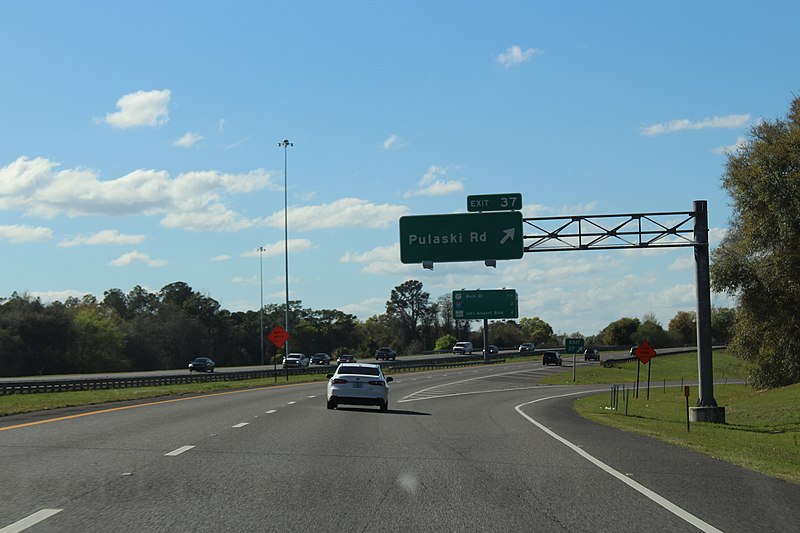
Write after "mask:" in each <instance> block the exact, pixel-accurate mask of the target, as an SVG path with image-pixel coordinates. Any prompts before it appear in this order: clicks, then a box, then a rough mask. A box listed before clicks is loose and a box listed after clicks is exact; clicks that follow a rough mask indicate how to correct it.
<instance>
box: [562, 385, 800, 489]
mask: <svg viewBox="0 0 800 533" xmlns="http://www.w3.org/2000/svg"><path fill="white" fill-rule="evenodd" d="M692 390H693V392H694V394H692V395H691V396H690V398H689V405H690V406H691V405H693V404H694V402H695V401H696V400H697V389H696V387H693V388H692ZM714 398H715V399H716V400H717V403H718V404H719V405H721V406H724V407H725V419H726V423H725V424H711V423H692V424H691V425H690V430H689V431H687V426H686V398H685V397H684V395H683V390H682V389H680V388H678V387H668V388H667V389H666V392H664V391H663V390H662V389H656V390H651V391H650V399H649V400H647V399H645V396H644V395H643V394H642V391H641V390H640V391H639V399H638V400H637V399H634V395H633V392H632V391H631V393H630V395H629V396H628V406H627V407H628V414H627V416H626V415H625V407H626V406H625V401H624V400H623V399H622V395H620V400H619V408H618V410H616V411H611V410H609V409H608V407H609V404H610V402H611V393H610V388H609V393H607V394H599V395H595V396H591V397H587V398H582V399H580V400H578V401H576V402H575V409H576V411H577V412H578V413H579V414H580V415H581V416H583V417H585V418H588V419H589V420H593V421H595V422H599V423H601V424H606V425H609V426H613V427H616V428H619V429H622V430H625V431H632V432H636V433H641V434H644V435H648V436H650V437H654V438H657V439H659V440H662V441H665V442H669V443H671V444H675V445H678V446H683V447H685V448H689V449H691V450H695V451H697V452H700V453H704V454H706V455H711V456H713V457H716V458H718V459H722V460H724V461H727V462H730V463H733V464H737V465H739V466H743V467H745V468H748V469H750V470H754V471H756V472H761V473H763V474H766V475H769V476H773V477H778V478H781V479H785V480H787V481H790V482H793V483H800V410H798V409H797V406H798V405H800V384H797V385H792V386H789V387H783V388H780V389H775V390H771V391H757V390H753V389H751V388H749V387H747V386H746V385H726V386H720V385H717V386H715V388H714Z"/></svg>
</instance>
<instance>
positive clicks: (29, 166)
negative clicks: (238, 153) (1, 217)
mask: <svg viewBox="0 0 800 533" xmlns="http://www.w3.org/2000/svg"><path fill="white" fill-rule="evenodd" d="M57 166H58V164H57V163H55V162H52V161H49V160H47V159H44V158H36V159H32V160H31V159H28V158H26V157H20V158H18V159H17V160H16V161H14V162H13V163H11V164H10V165H8V166H6V167H0V210H3V209H16V210H22V211H24V212H25V213H26V214H27V215H37V216H40V217H44V218H52V217H55V216H57V215H59V214H65V215H67V216H70V217H77V216H87V215H103V216H122V215H146V216H162V217H163V218H162V221H161V224H162V225H163V226H166V227H170V228H182V229H185V230H190V231H216V232H228V231H237V230H240V229H242V228H248V227H252V226H253V225H254V224H255V222H254V221H251V220H248V219H246V218H244V217H243V216H242V215H241V214H239V213H236V212H234V211H232V210H231V209H229V208H228V207H227V205H228V203H229V202H228V198H227V197H228V196H230V195H233V194H243V193H249V192H254V191H257V190H260V189H267V190H273V191H276V190H280V189H279V187H278V186H276V185H275V184H274V183H273V174H272V173H271V172H269V171H267V170H264V169H256V170H253V171H250V172H248V173H245V174H225V173H220V172H218V171H215V170H208V171H202V172H186V173H182V174H179V175H178V176H177V177H175V178H170V176H169V173H168V172H166V171H159V170H144V169H140V170H134V171H133V172H131V173H129V174H127V175H125V176H122V177H120V178H116V179H111V180H101V179H100V177H99V176H98V174H97V173H96V172H95V171H93V170H88V169H82V168H73V169H65V170H61V171H56V170H55V167H57Z"/></svg>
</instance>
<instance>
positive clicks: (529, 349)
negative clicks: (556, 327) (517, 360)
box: [519, 342, 536, 353]
mask: <svg viewBox="0 0 800 533" xmlns="http://www.w3.org/2000/svg"><path fill="white" fill-rule="evenodd" d="M535 349H536V346H534V344H533V343H532V342H523V343H522V344H520V345H519V353H533V351H534V350H535Z"/></svg>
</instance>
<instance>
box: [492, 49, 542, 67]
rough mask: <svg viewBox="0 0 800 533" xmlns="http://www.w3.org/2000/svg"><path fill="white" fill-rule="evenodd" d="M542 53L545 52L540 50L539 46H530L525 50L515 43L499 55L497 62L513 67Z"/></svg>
mask: <svg viewBox="0 0 800 533" xmlns="http://www.w3.org/2000/svg"><path fill="white" fill-rule="evenodd" d="M542 54H544V50H539V49H538V48H528V49H527V50H525V51H523V50H522V48H520V47H519V46H517V45H513V46H510V47H508V49H507V50H506V51H505V52H503V53H502V54H499V55H498V56H497V62H498V63H499V64H500V65H502V66H504V67H505V68H511V67H516V66H517V65H520V64H522V63H525V62H526V61H530V60H531V59H533V58H534V57H535V56H540V55H542Z"/></svg>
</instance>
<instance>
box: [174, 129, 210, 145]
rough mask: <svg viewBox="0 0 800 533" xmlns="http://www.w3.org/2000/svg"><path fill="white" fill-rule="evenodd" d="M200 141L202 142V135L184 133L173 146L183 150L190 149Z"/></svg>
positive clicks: (189, 132)
mask: <svg viewBox="0 0 800 533" xmlns="http://www.w3.org/2000/svg"><path fill="white" fill-rule="evenodd" d="M201 140H203V136H202V135H197V134H196V133H192V132H191V131H188V132H186V133H184V134H183V136H182V137H181V138H180V139H177V140H176V141H175V142H174V143H173V144H174V145H175V146H181V147H183V148H191V147H192V146H194V145H195V143H197V142H198V141H201Z"/></svg>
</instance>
